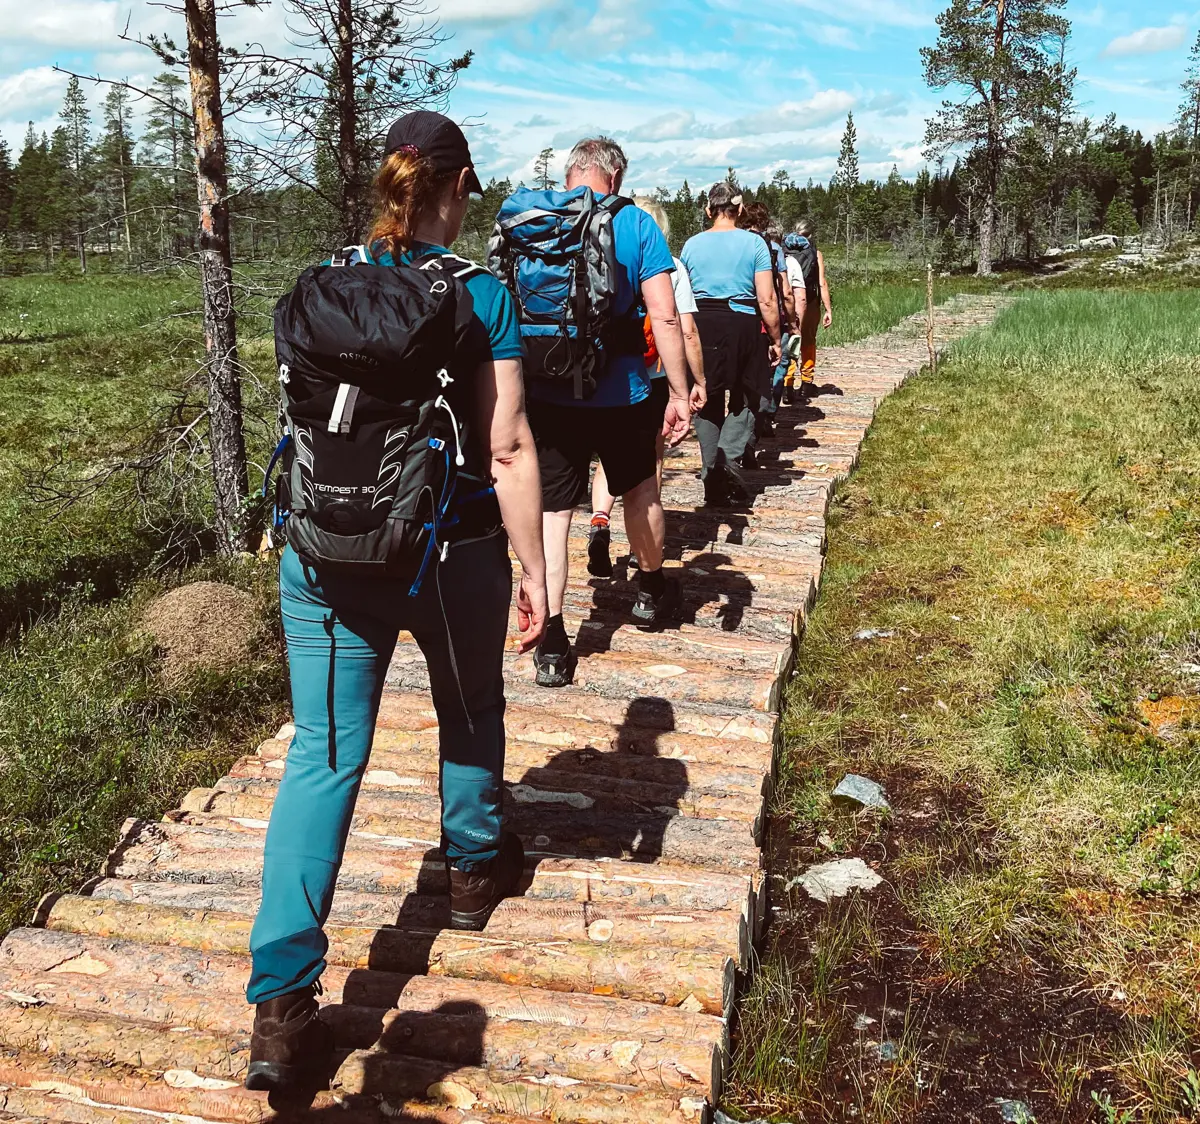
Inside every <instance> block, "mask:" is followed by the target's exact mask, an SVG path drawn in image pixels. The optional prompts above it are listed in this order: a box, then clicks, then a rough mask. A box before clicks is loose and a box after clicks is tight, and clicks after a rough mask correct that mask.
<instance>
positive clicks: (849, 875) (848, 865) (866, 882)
mask: <svg viewBox="0 0 1200 1124" xmlns="http://www.w3.org/2000/svg"><path fill="white" fill-rule="evenodd" d="M795 881H796V882H798V883H799V884H800V885H801V886H803V887H804V889H805V890H806V891H807V892H808V896H809V897H810V898H815V899H816V900H817V901H819V902H823V903H825V904H828V903H829V902H831V901H832V900H833V899H834V898H843V897H845V896H846V895H847V894H848V893H850V891H851V890H873V889H875V887H876V886H878V885H879V884H880V883H881V882H882V881H883V879H882V878H880V877H879V875H878V874H876V873H875V871H873V870H872V869H871V868H870V867H869V866H867V864H866V863H865V862H863V861H862V859H833V860H831V861H830V862H827V863H817V865H816V866H810V867H809V868H808V869H807V870H806V871H805V872H804V873H803V874H802V875H800V877H799V878H798V879H796V880H795ZM790 885H791V884H789V887H790Z"/></svg>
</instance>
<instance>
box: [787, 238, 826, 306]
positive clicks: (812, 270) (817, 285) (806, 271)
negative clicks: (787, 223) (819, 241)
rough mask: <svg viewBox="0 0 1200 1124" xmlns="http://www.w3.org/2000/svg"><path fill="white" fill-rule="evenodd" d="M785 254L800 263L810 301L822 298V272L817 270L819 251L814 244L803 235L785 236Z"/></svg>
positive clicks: (806, 294) (805, 289)
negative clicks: (814, 247)
mask: <svg viewBox="0 0 1200 1124" xmlns="http://www.w3.org/2000/svg"><path fill="white" fill-rule="evenodd" d="M783 252H784V254H786V255H787V256H788V257H789V258H795V259H796V261H797V262H798V263H799V265H800V272H801V274H802V275H803V277H804V293H805V296H807V297H808V299H809V300H810V301H811V300H816V299H818V298H819V297H820V296H821V272H820V270H819V269H818V268H817V251H816V250H814V249H813V244H812V243H811V242H810V241H809V240H808V239H807V238H805V237H804V235H803V234H785V235H784V238H783Z"/></svg>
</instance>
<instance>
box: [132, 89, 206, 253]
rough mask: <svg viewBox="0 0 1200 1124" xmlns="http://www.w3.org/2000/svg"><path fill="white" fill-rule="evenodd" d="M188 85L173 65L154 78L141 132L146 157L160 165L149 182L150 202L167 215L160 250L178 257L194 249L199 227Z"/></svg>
mask: <svg viewBox="0 0 1200 1124" xmlns="http://www.w3.org/2000/svg"><path fill="white" fill-rule="evenodd" d="M184 85H185V83H184V81H183V79H182V78H180V77H179V76H178V75H176V74H172V73H171V72H170V71H169V70H167V71H163V73H162V74H160V75H158V77H157V78H155V79H154V81H153V83H151V86H150V95H151V99H152V108H151V110H150V112H149V114H147V116H146V131H145V132H144V133H143V134H142V161H143V163H145V164H149V165H153V167H154V169H155V171H154V173H153V178H152V181H151V183H150V184H148V185H147V187H148V191H149V194H150V196H151V198H150V200H149V202H150V205H151V206H152V207H153V208H154V209H155V210H157V211H158V212H159V213H160V214H165V219H166V221H165V222H160V223H159V228H160V230H162V231H163V233H164V234H165V235H166V240H167V245H163V246H160V249H159V252H160V254H161V255H162V256H164V257H166V256H167V255H168V254H169V255H171V256H172V257H175V258H182V257H185V256H186V255H187V254H189V253H190V252H191V251H192V249H193V246H194V239H195V228H196V188H195V174H196V155H195V153H196V149H195V141H194V138H193V135H192V119H191V111H190V109H189V107H188V105H187V102H186V101H185V94H184Z"/></svg>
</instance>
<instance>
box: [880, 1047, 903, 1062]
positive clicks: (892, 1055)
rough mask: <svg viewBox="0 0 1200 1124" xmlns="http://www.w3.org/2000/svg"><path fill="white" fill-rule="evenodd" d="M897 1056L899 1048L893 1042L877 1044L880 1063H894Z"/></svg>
mask: <svg viewBox="0 0 1200 1124" xmlns="http://www.w3.org/2000/svg"><path fill="white" fill-rule="evenodd" d="M899 1056H900V1047H899V1046H897V1045H896V1043H895V1042H880V1043H879V1060H880V1061H881V1062H894V1061H895V1060H896V1059H897V1058H898V1057H899Z"/></svg>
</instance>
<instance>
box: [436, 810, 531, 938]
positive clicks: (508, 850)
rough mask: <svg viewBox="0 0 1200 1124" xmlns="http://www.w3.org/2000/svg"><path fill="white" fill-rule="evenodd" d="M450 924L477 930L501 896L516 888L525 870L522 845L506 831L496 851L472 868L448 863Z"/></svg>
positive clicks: (499, 901) (473, 930) (454, 926)
mask: <svg viewBox="0 0 1200 1124" xmlns="http://www.w3.org/2000/svg"><path fill="white" fill-rule="evenodd" d="M446 871H447V873H448V874H449V876H450V928H451V929H466V930H468V931H470V932H476V933H477V932H479V930H480V929H482V928H484V927H485V926H486V925H487V923H488V918H489V917H491V916H492V911H493V910H495V908H496V906H498V905H499V904H500V903H501V902H502V901H504V899H505V898H507V897H508V896H509V895H510V894H512V893H513V891H514V890H516V888H517V885H518V883H520V881H521V875H522V874H523V873H524V872H525V848H524V847H522V846H521V841H520V839H518V838H517V837H516V836H515V835H513V834H512V833H510V832H507V831H506V832H505V833H504V835H503V836H502V837H501V839H500V853H499V854H498V855H497V856H496V857H495V858H494V859H492V860H491V861H490V862H486V863H484V864H483V865H482V866H478V867H476V868H475V869H474V870H471V871H466V870H458V869H457V868H455V867H452V866H451V865H450V864H449V863H447V864H446Z"/></svg>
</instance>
